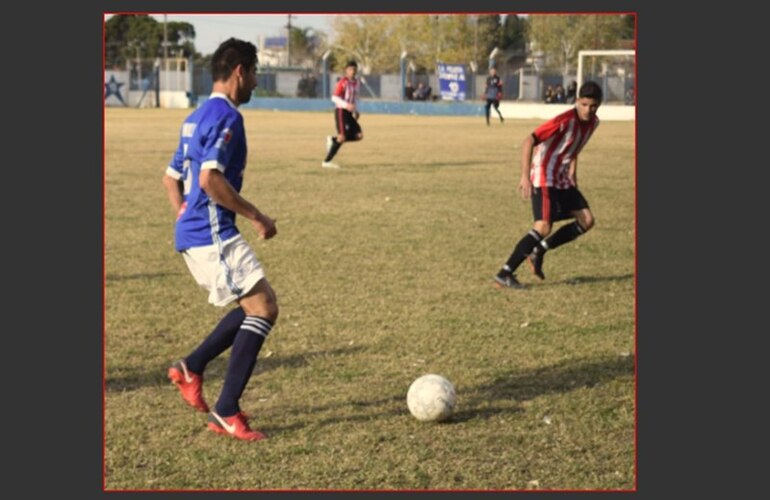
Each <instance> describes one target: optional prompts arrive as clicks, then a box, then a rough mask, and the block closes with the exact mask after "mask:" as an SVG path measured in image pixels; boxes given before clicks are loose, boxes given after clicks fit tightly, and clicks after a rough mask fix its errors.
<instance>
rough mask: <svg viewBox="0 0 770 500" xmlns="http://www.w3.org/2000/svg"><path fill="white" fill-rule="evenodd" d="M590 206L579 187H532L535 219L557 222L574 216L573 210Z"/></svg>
mask: <svg viewBox="0 0 770 500" xmlns="http://www.w3.org/2000/svg"><path fill="white" fill-rule="evenodd" d="M584 208H589V207H588V202H587V201H586V199H585V198H584V197H583V194H582V193H581V192H580V191H578V189H577V188H574V187H572V188H568V189H556V188H555V187H549V188H536V187H533V188H532V215H533V216H534V218H535V220H545V221H548V222H556V221H560V220H564V219H571V218H573V217H574V215H572V212H573V211H575V210H582V209H584Z"/></svg>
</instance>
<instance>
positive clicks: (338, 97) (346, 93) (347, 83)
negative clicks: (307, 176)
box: [321, 61, 364, 168]
mask: <svg viewBox="0 0 770 500" xmlns="http://www.w3.org/2000/svg"><path fill="white" fill-rule="evenodd" d="M357 73H358V64H357V63H356V62H355V61H349V62H348V63H347V64H346V65H345V76H344V77H343V78H340V80H339V81H338V82H337V87H335V89H334V95H332V102H333V103H334V125H335V129H336V135H334V136H332V135H330V136H328V137H327V138H326V158H324V161H323V162H321V166H322V167H324V168H340V167H339V165H337V164H336V163H332V158H334V155H336V154H337V151H339V149H340V147H342V144H343V143H345V142H346V141H360V140H361V139H363V138H364V133H363V131H362V130H361V126H360V125H359V124H358V117H359V113H358V94H359V89H360V85H361V82H360V80H359V79H358V78H356V74H357Z"/></svg>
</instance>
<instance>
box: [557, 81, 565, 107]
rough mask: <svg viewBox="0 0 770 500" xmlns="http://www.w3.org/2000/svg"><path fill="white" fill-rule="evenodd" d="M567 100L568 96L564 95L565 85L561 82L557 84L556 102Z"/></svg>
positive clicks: (560, 102) (561, 102)
mask: <svg viewBox="0 0 770 500" xmlns="http://www.w3.org/2000/svg"><path fill="white" fill-rule="evenodd" d="M565 100H566V97H565V96H564V87H562V86H561V84H559V85H557V86H556V90H555V91H554V102H557V103H559V104H563V103H564V101H565Z"/></svg>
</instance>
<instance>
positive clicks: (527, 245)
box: [503, 229, 543, 273]
mask: <svg viewBox="0 0 770 500" xmlns="http://www.w3.org/2000/svg"><path fill="white" fill-rule="evenodd" d="M542 239H543V237H542V236H540V233H538V232H537V231H535V230H534V229H531V230H530V231H529V232H528V233H527V234H525V235H524V237H523V238H522V239H520V240H519V242H518V243H517V244H516V248H514V249H513V253H511V256H510V257H508V260H507V261H506V263H505V266H503V270H505V271H508V272H509V273H513V272H514V271H515V270H516V268H517V267H519V264H521V263H522V262H524V259H526V258H527V255H529V254H530V253H532V249H533V248H535V246H536V245H537V244H538V243H539V242H540V240H542Z"/></svg>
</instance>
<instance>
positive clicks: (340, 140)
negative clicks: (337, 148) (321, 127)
mask: <svg viewBox="0 0 770 500" xmlns="http://www.w3.org/2000/svg"><path fill="white" fill-rule="evenodd" d="M337 142H339V143H340V144H342V143H343V142H345V136H344V135H342V134H340V135H338V136H337Z"/></svg>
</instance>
